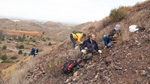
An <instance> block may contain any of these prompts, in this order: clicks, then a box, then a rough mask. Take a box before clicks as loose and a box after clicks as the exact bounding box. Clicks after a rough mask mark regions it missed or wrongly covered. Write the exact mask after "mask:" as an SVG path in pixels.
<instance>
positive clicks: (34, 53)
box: [31, 46, 39, 58]
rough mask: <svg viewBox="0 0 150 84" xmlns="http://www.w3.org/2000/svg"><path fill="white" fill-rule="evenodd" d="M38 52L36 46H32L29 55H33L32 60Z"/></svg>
mask: <svg viewBox="0 0 150 84" xmlns="http://www.w3.org/2000/svg"><path fill="white" fill-rule="evenodd" d="M38 52H39V50H38V49H37V48H36V46H34V48H32V50H31V55H33V58H35V56H36V55H37V54H38Z"/></svg>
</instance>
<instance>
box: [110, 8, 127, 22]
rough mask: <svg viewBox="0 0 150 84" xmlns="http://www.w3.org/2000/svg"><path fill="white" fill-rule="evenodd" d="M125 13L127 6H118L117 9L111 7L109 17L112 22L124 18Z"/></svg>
mask: <svg viewBox="0 0 150 84" xmlns="http://www.w3.org/2000/svg"><path fill="white" fill-rule="evenodd" d="M126 14H127V7H119V8H118V9H113V10H111V12H110V18H111V20H112V21H114V22H118V21H121V20H122V19H124V18H125V16H126Z"/></svg>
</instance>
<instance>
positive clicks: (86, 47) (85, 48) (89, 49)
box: [81, 34, 102, 60]
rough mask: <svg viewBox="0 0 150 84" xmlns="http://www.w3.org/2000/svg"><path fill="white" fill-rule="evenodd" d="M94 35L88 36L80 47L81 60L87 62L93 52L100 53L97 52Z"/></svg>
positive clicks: (99, 51)
mask: <svg viewBox="0 0 150 84" xmlns="http://www.w3.org/2000/svg"><path fill="white" fill-rule="evenodd" d="M94 39H95V35H94V34H90V35H89V37H88V39H87V40H85V41H84V42H83V45H82V46H81V52H82V53H83V58H82V59H83V60H89V59H91V58H92V54H93V53H94V51H96V52H98V53H102V51H101V50H99V48H98V45H97V43H96V41H95V40H94Z"/></svg>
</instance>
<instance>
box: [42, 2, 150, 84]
mask: <svg viewBox="0 0 150 84" xmlns="http://www.w3.org/2000/svg"><path fill="white" fill-rule="evenodd" d="M149 5H150V1H146V2H144V3H140V4H137V5H135V6H134V7H131V8H129V10H128V14H127V16H126V17H125V18H124V19H123V20H122V21H120V22H118V23H114V22H112V21H111V19H110V18H109V17H107V18H105V19H103V20H102V21H99V22H94V23H93V24H91V25H90V26H89V27H88V28H87V30H86V32H92V33H94V34H96V37H97V38H96V41H97V42H98V44H99V47H100V48H101V49H102V50H103V45H104V44H103V40H102V35H103V34H108V32H109V31H110V30H111V29H113V28H114V26H115V25H116V24H121V27H122V40H121V41H120V42H119V43H117V44H115V45H114V47H113V48H110V49H106V50H103V54H102V55H95V56H94V57H93V59H92V61H89V62H88V63H87V64H86V65H85V66H84V67H83V68H80V69H79V70H78V71H77V72H76V74H77V75H76V74H74V75H73V76H70V77H66V76H64V75H59V77H56V78H55V77H53V76H51V75H50V74H52V73H50V72H49V77H48V78H46V79H49V80H48V81H47V82H44V83H43V84H45V83H47V84H49V83H52V81H53V83H54V84H55V83H68V84H69V83H70V84H74V83H77V84H98V83H99V84H101V83H102V84H142V83H143V84H146V83H147V84H148V83H149V61H150V59H149V54H150V52H149V49H150V46H149V39H150V30H149V28H150V25H149V24H148V23H149V22H150V17H149V15H150V14H149V13H150V11H149V8H150V7H149ZM132 24H136V25H138V26H139V27H140V28H141V30H142V28H145V30H144V31H138V32H136V33H129V31H128V27H129V26H130V25H132ZM67 44H68V45H69V44H70V41H66V42H64V44H62V45H61V46H60V47H58V52H59V54H66V55H65V56H67V57H68V58H69V57H70V56H68V55H69V54H67V53H69V51H67V50H69V49H70V48H69V47H66V45H67ZM59 54H57V53H53V54H50V56H51V55H54V56H59ZM107 58H108V59H110V60H111V63H107V62H106V59H107ZM57 78H58V79H57ZM41 83H42V82H41Z"/></svg>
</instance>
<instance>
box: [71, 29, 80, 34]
mask: <svg viewBox="0 0 150 84" xmlns="http://www.w3.org/2000/svg"><path fill="white" fill-rule="evenodd" d="M72 33H73V34H76V33H82V32H80V31H76V30H74V31H72Z"/></svg>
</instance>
